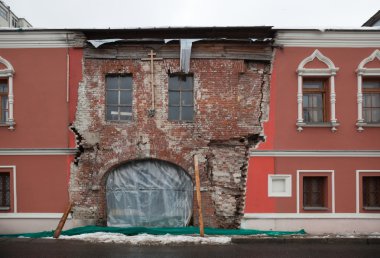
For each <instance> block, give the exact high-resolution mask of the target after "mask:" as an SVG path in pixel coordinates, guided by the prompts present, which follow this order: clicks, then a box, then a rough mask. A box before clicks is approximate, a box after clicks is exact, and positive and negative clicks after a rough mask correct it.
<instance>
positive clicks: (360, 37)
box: [275, 31, 380, 48]
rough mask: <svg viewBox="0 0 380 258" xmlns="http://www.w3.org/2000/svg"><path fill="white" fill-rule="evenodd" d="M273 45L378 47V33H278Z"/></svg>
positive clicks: (379, 42) (379, 34)
mask: <svg viewBox="0 0 380 258" xmlns="http://www.w3.org/2000/svg"><path fill="white" fill-rule="evenodd" d="M275 44H277V45H280V46H285V47H352V48H359V47H379V46H380V33H379V31H278V32H277V36H276V39H275Z"/></svg>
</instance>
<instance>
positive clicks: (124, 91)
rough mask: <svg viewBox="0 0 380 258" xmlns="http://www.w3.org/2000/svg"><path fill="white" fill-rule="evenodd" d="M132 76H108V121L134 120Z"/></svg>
mask: <svg viewBox="0 0 380 258" xmlns="http://www.w3.org/2000/svg"><path fill="white" fill-rule="evenodd" d="M132 99H133V95H132V76H131V75H107V76H106V120H108V121H128V120H132Z"/></svg>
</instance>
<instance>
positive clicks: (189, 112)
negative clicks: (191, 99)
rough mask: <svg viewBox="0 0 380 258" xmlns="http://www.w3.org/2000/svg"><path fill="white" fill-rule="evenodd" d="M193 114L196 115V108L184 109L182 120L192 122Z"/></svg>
mask: <svg viewBox="0 0 380 258" xmlns="http://www.w3.org/2000/svg"><path fill="white" fill-rule="evenodd" d="M193 114H194V108H193V107H182V120H185V121H192V120H193Z"/></svg>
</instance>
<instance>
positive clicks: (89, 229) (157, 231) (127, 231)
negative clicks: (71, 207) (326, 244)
mask: <svg viewBox="0 0 380 258" xmlns="http://www.w3.org/2000/svg"><path fill="white" fill-rule="evenodd" d="M96 232H107V233H121V234H124V235H127V236H134V235H138V234H143V233H145V234H150V235H166V234H170V235H197V234H199V228H198V227H184V228H143V227H131V228H119V227H98V226H86V227H79V228H72V229H69V230H65V231H62V233H61V235H63V236H74V235H80V234H88V233H96ZM53 234H54V231H43V232H37V233H25V234H11V235H0V237H30V238H41V237H53ZM205 234H206V235H227V236H228V235H236V236H248V235H267V236H284V235H302V234H306V233H305V230H303V229H302V230H300V231H265V230H254V229H220V228H205Z"/></svg>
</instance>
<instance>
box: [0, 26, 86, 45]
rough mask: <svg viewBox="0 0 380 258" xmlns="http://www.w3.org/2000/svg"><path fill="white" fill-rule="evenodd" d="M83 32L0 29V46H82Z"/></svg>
mask: <svg viewBox="0 0 380 258" xmlns="http://www.w3.org/2000/svg"><path fill="white" fill-rule="evenodd" d="M84 45H85V37H84V35H83V33H80V32H71V31H46V30H45V31H33V30H22V31H19V30H12V31H10V30H9V31H0V49H1V48H66V47H83V46H84Z"/></svg>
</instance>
